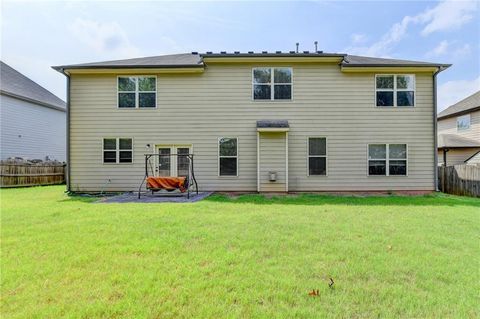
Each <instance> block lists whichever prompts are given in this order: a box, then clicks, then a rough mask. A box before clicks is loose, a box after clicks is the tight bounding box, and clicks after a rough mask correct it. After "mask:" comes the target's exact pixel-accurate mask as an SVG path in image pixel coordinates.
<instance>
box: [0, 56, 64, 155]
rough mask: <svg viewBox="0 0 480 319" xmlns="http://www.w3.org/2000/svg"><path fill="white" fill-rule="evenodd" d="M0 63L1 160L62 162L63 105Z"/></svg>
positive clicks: (59, 100)
mask: <svg viewBox="0 0 480 319" xmlns="http://www.w3.org/2000/svg"><path fill="white" fill-rule="evenodd" d="M0 63H1V73H0V121H1V138H0V139H1V144H0V156H1V159H2V160H4V159H7V158H9V157H22V158H25V159H42V160H45V158H46V157H48V158H49V159H51V160H58V161H65V159H66V151H65V150H66V148H65V146H66V138H65V134H66V105H65V102H64V101H62V100H61V99H60V98H58V97H57V96H55V95H54V94H52V93H51V92H49V91H48V90H46V89H45V88H43V87H41V86H40V85H38V84H37V83H35V82H34V81H32V80H30V79H29V78H27V77H26V76H24V75H23V74H21V73H20V72H18V71H16V70H15V69H13V68H12V67H10V66H8V65H7V64H5V63H3V62H0Z"/></svg>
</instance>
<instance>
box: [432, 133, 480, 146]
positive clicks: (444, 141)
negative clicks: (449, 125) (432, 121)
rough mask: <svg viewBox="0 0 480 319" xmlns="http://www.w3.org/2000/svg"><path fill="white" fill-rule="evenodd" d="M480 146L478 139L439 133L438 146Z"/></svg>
mask: <svg viewBox="0 0 480 319" xmlns="http://www.w3.org/2000/svg"><path fill="white" fill-rule="evenodd" d="M460 147H480V141H476V140H474V139H471V138H466V137H463V136H460V135H457V134H440V135H439V136H438V148H460Z"/></svg>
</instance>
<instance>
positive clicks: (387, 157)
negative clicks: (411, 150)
mask: <svg viewBox="0 0 480 319" xmlns="http://www.w3.org/2000/svg"><path fill="white" fill-rule="evenodd" d="M400 144H401V145H405V151H406V154H405V158H390V145H400ZM370 145H385V146H386V154H385V158H369V146H370ZM391 160H392V161H405V170H406V172H405V175H390V161H391ZM370 161H385V165H386V167H385V175H370V170H369V166H370V165H369V164H370V163H369V162H370ZM367 176H371V177H407V176H408V144H407V143H369V144H367Z"/></svg>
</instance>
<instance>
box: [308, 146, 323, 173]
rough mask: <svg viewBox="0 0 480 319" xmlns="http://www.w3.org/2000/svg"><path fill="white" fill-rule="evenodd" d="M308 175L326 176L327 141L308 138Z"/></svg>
mask: <svg viewBox="0 0 480 319" xmlns="http://www.w3.org/2000/svg"><path fill="white" fill-rule="evenodd" d="M308 175H309V176H312V175H327V139H326V138H325V137H309V138H308Z"/></svg>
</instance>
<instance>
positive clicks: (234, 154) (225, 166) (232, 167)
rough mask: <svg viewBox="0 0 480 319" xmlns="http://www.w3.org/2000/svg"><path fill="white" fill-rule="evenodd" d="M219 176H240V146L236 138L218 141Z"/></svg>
mask: <svg viewBox="0 0 480 319" xmlns="http://www.w3.org/2000/svg"><path fill="white" fill-rule="evenodd" d="M218 157H219V158H218V165H219V168H218V174H219V175H220V176H237V175H238V144H237V139H236V138H229V137H222V138H220V139H219V140H218Z"/></svg>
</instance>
